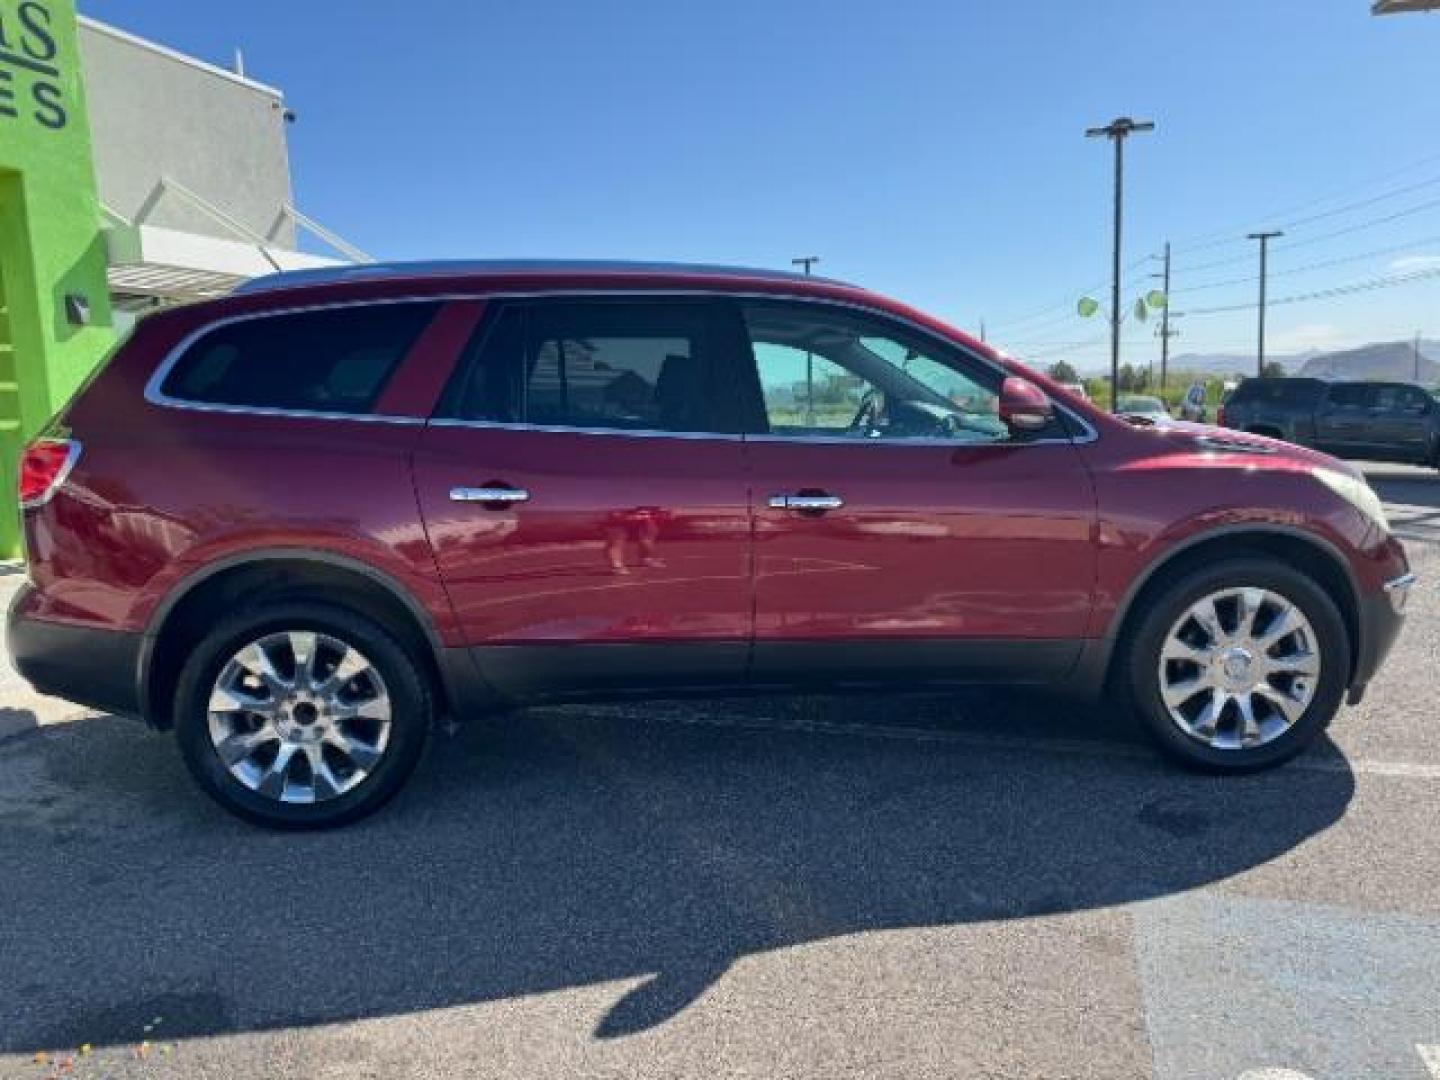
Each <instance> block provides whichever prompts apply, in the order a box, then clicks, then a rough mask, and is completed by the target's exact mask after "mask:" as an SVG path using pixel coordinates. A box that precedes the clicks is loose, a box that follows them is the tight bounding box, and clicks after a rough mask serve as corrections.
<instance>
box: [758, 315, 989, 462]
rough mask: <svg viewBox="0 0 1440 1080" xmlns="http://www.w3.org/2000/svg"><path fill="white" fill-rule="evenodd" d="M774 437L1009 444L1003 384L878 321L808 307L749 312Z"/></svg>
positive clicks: (984, 371) (941, 349)
mask: <svg viewBox="0 0 1440 1080" xmlns="http://www.w3.org/2000/svg"><path fill="white" fill-rule="evenodd" d="M744 315H745V324H746V328H747V330H748V333H749V335H750V342H751V352H752V355H753V356H754V359H755V366H756V370H757V372H758V375H759V380H760V388H761V391H762V395H763V398H764V405H765V420H766V425H767V430H768V431H769V432H770V433H771V434H774V435H794V436H797V437H804V436H814V435H824V436H832V437H833V436H840V437H853V438H857V439H916V438H943V439H953V440H955V441H957V442H1002V441H1005V440H1007V439H1009V438H1010V437H1011V435H1010V432H1009V430H1008V429H1007V428H1006V426H1005V425H1004V424H1003V423H1001V421H1000V419H999V416H998V409H997V406H998V400H999V396H998V391H999V381H1000V380H999V376H998V375H997V374H996V373H995V372H993V371H990V370H988V369H986V368H984V367H982V366H981V365H978V364H974V363H967V362H966V361H965V359H964V358H963V357H960V356H959V355H955V354H952V353H951V351H950V350H946V349H944V347H943V346H942V345H939V344H938V343H934V342H931V341H928V340H921V339H919V338H912V337H911V336H910V335H909V334H908V333H907V332H905V331H903V330H901V329H899V328H895V329H893V330H892V328H891V327H890V326H889V325H888V324H887V323H884V322H881V321H879V320H872V319H870V318H868V317H865V316H858V315H854V314H851V313H848V312H843V311H837V310H834V309H830V308H824V307H818V306H809V305H801V304H765V303H755V304H750V305H746V306H745V307H744Z"/></svg>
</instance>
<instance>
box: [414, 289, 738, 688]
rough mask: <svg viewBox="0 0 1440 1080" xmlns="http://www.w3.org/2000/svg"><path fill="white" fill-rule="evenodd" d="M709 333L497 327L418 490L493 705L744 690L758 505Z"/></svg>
mask: <svg viewBox="0 0 1440 1080" xmlns="http://www.w3.org/2000/svg"><path fill="white" fill-rule="evenodd" d="M717 322H718V320H717V318H716V315H715V311H714V310H712V308H711V307H710V306H708V305H706V304H703V303H691V302H674V301H669V300H661V299H643V300H640V299H620V300H595V301H543V300H539V301H528V302H500V303H498V304H496V305H492V308H491V310H490V311H488V312H487V315H486V318H485V319H484V320H483V323H482V326H481V328H480V331H479V334H478V335H477V338H476V340H475V342H473V343H472V345H471V347H470V348H469V349H468V350H467V351H466V355H465V356H464V357H463V358H462V361H461V364H460V366H459V368H458V370H457V373H456V376H455V379H454V380H453V381H452V385H451V386H450V387H449V389H448V390H447V392H446V394H445V398H444V400H443V402H442V405H441V407H440V409H439V412H438V415H437V417H436V419H434V420H432V422H431V424H430V425H429V428H428V429H427V431H426V434H425V437H424V440H423V443H422V445H421V447H420V449H419V451H418V453H417V455H416V459H415V479H416V485H417V491H418V496H419V500H420V508H421V511H422V514H423V517H424V520H425V526H426V529H427V531H428V534H429V537H430V541H431V544H432V546H433V548H434V551H435V556H436V559H437V560H438V563H439V569H440V573H441V575H442V577H443V579H444V582H445V586H446V588H447V590H448V591H449V594H450V598H451V601H452V603H453V604H454V607H455V610H456V612H457V615H458V618H459V621H460V623H461V626H462V629H463V633H464V635H465V638H466V641H467V643H468V644H469V645H470V646H471V648H472V649H473V650H474V652H475V655H476V657H477V659H478V661H479V664H480V668H481V671H482V673H483V674H484V675H485V677H486V678H487V679H488V680H489V681H490V682H491V683H492V684H494V685H495V686H496V687H497V688H498V689H500V690H502V691H505V692H509V693H515V694H527V693H530V692H532V691H536V690H541V689H543V690H546V691H556V692H565V691H594V690H597V689H600V690H603V689H604V688H605V687H606V686H609V685H614V686H617V687H625V688H627V689H640V688H651V687H654V688H661V687H665V686H673V685H677V684H680V685H687V686H691V685H701V686H704V685H711V684H715V685H723V684H726V683H728V682H732V681H734V680H737V679H739V678H741V677H742V676H743V673H744V668H745V661H746V657H747V651H748V643H749V636H750V626H751V611H750V536H749V533H750V526H749V507H748V493H747V485H746V481H745V478H744V460H743V444H742V442H741V440H740V438H739V436H738V435H737V434H735V433H734V425H733V424H731V423H729V422H728V421H727V419H726V418H725V417H724V416H723V415H722V413H723V411H724V404H723V403H724V401H725V400H726V395H725V393H724V392H723V388H721V387H720V386H719V383H720V382H721V376H720V373H719V370H718V367H717V365H718V363H719V358H720V357H721V356H725V357H728V358H730V360H731V361H732V362H733V357H734V355H735V347H734V345H733V343H724V342H721V341H720V340H719V334H720V332H721V331H720V329H719V327H718V326H717ZM727 428H729V431H728V432H727Z"/></svg>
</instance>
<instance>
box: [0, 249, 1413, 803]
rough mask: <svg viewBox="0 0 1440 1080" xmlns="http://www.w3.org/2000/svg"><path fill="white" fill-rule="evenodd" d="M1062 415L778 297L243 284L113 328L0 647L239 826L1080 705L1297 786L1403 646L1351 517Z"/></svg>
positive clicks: (899, 315)
mask: <svg viewBox="0 0 1440 1080" xmlns="http://www.w3.org/2000/svg"><path fill="white" fill-rule="evenodd" d="M1052 395H1053V396H1052ZM1058 395H1059V388H1058V386H1056V385H1055V384H1053V383H1050V382H1049V381H1048V380H1046V379H1044V378H1043V377H1041V376H1038V375H1035V374H1033V373H1031V372H1030V371H1028V370H1027V369H1025V368H1024V367H1022V366H1020V365H1018V364H1016V363H1013V362H1011V361H1009V360H1007V359H1005V358H1004V357H1003V356H1002V355H1000V354H999V353H997V352H995V351H994V350H992V349H990V348H989V347H988V346H986V345H985V344H983V343H982V342H979V341H976V340H974V339H972V338H970V337H967V336H965V335H964V334H961V333H959V332H958V331H955V330H952V329H950V328H948V327H947V326H946V325H945V324H943V323H941V322H939V321H937V320H934V319H931V318H929V317H927V316H925V315H922V314H920V313H919V312H916V311H914V310H913V309H911V308H908V307H906V306H904V305H902V304H899V303H896V302H895V301H892V300H888V299H885V298H884V297H881V296H877V295H875V294H874V293H871V292H867V291H866V290H863V289H860V288H857V287H854V286H850V285H845V284H842V283H839V282H833V281H827V280H824V279H821V278H818V277H805V276H801V275H795V274H782V273H772V272H766V271H759V270H727V269H721V268H706V267H678V266H673V265H664V266H662V265H639V264H594V263H589V264H585V263H580V264H486V263H479V264H459V265H455V264H442V265H432V266H408V267H407V266H383V265H381V266H369V267H363V268H347V269H343V270H336V271H323V272H322V271H312V272H300V273H297V274H294V275H279V276H278V277H275V278H273V279H269V280H262V281H260V282H257V283H252V284H251V285H250V286H248V287H246V288H245V289H242V290H241V291H239V292H238V293H236V294H235V295H232V296H229V297H226V298H223V299H219V300H213V301H208V302H205V303H197V304H193V305H190V306H187V307H182V308H176V309H173V310H168V311H162V312H160V313H158V314H155V315H152V316H151V317H149V318H148V319H146V320H145V321H144V322H143V323H141V324H140V326H139V328H138V329H137V330H136V331H135V333H134V335H133V336H132V337H131V338H130V339H129V340H128V341H127V342H126V343H125V344H124V345H123V346H122V347H121V348H120V349H119V350H118V352H117V353H116V354H115V355H114V357H113V358H112V359H111V360H110V361H109V363H108V364H106V365H105V366H104V367H103V368H102V369H101V370H100V371H99V373H98V374H97V375H96V376H95V377H94V378H93V379H92V380H90V381H89V382H88V383H87V384H86V385H85V387H84V388H83V389H82V390H81V391H80V392H79V394H78V395H77V396H76V397H75V399H74V400H73V401H71V402H70V404H69V405H68V406H67V407H66V408H65V409H64V410H62V411H61V413H60V414H59V416H58V417H57V418H56V419H55V421H54V422H53V423H52V424H51V425H50V426H49V427H48V428H47V429H46V430H45V431H44V432H42V433H41V434H40V436H39V437H38V438H37V439H35V440H34V441H33V442H31V443H30V444H29V446H28V447H27V448H26V449H25V451H24V454H23V460H22V465H21V469H20V493H19V494H20V502H21V505H22V507H23V508H24V515H23V516H24V530H25V537H26V546H27V550H28V551H29V555H30V559H29V567H28V572H29V581H28V583H27V584H26V585H24V586H22V587H21V589H20V590H19V592H18V594H17V596H16V599H15V601H14V603H13V605H12V607H11V609H10V617H9V634H8V637H7V642H8V647H9V649H10V653H11V656H12V657H13V659H14V663H15V666H16V668H17V669H18V670H19V671H20V672H21V674H23V675H24V676H25V678H27V679H28V680H30V682H31V683H33V684H34V685H35V687H36V688H37V689H39V690H41V691H44V692H46V693H50V694H56V695H59V696H61V697H65V698H69V699H71V700H73V701H77V702H81V703H83V704H86V705H92V706H95V707H98V708H101V709H105V710H108V711H111V712H117V713H122V714H134V715H138V716H142V717H144V718H145V719H147V720H148V721H149V722H150V723H151V724H152V725H154V726H155V727H157V728H161V729H173V730H174V731H175V734H176V736H177V737H178V741H179V746H180V750H181V753H182V755H183V756H184V759H185V761H186V763H187V765H188V766H189V769H190V771H191V772H192V774H193V775H194V777H195V778H196V780H197V781H198V783H199V784H200V785H201V786H202V787H203V788H204V789H205V790H206V791H208V792H209V793H210V794H211V795H212V796H213V797H215V798H216V799H217V800H218V801H219V802H220V803H222V804H223V805H224V806H226V807H227V808H229V809H230V810H232V811H234V812H235V813H237V814H240V815H242V816H244V817H246V818H248V819H250V820H252V821H256V822H260V823H264V824H267V825H275V826H289V827H317V826H325V825H336V824H340V823H342V822H345V821H350V820H353V819H355V818H357V817H360V816H362V815H364V814H366V813H369V812H370V811H372V810H374V809H376V808H377V807H378V806H380V805H381V804H382V803H383V802H384V801H385V800H386V799H388V798H389V797H390V796H391V795H393V794H394V793H395V792H396V790H397V789H398V788H399V787H400V786H401V784H402V783H403V782H404V781H405V780H406V778H407V777H408V776H409V775H410V773H411V772H412V771H413V769H414V767H415V765H416V762H417V760H418V759H419V756H420V753H421V749H422V747H423V746H424V745H425V743H426V740H427V738H429V736H430V733H431V729H432V725H433V724H434V723H435V721H436V720H437V718H438V717H442V716H448V717H453V718H457V719H459V718H463V717H465V716H466V715H469V714H474V713H477V712H481V711H485V710H492V709H497V708H503V707H507V706H511V705H516V704H525V703H530V702H541V701H558V700H593V699H598V698H613V697H616V696H625V697H639V698H644V697H664V696H674V695H676V694H683V693H698V694H704V695H713V694H716V693H721V692H725V691H775V690H793V689H797V688H800V689H806V688H808V689H812V690H814V689H822V690H827V691H845V690H850V689H866V688H871V689H873V688H876V687H884V688H887V689H890V690H895V691H909V690H916V689H920V688H924V687H937V686H940V687H943V686H950V685H955V684H965V683H977V682H980V683H998V684H1023V685H1027V686H1038V687H1050V688H1053V689H1056V690H1064V691H1068V692H1071V693H1075V694H1080V695H1084V696H1088V697H1096V696H1099V695H1100V694H1101V693H1103V692H1106V688H1107V687H1108V688H1110V689H1111V690H1113V691H1114V692H1115V694H1116V697H1115V699H1114V700H1116V701H1123V702H1127V703H1130V704H1131V705H1132V706H1133V708H1134V710H1135V714H1136V716H1137V717H1138V718H1139V720H1140V722H1141V723H1142V724H1143V725H1144V726H1145V727H1146V728H1147V729H1148V730H1149V731H1150V733H1151V734H1152V735H1153V736H1154V738H1155V740H1156V741H1157V742H1158V743H1159V745H1160V746H1161V747H1162V748H1163V749H1164V750H1165V751H1166V752H1168V753H1169V754H1171V755H1172V756H1174V757H1175V758H1177V759H1179V760H1180V761H1181V762H1184V763H1186V764H1189V765H1191V766H1195V767H1200V768H1206V769H1211V770H1219V771H1247V770H1253V769H1259V768H1264V767H1267V766H1271V765H1275V764H1277V763H1278V762H1280V761H1283V760H1285V759H1287V758H1289V757H1291V756H1293V755H1295V754H1297V753H1299V752H1300V751H1301V750H1302V749H1304V748H1305V747H1306V746H1308V745H1310V744H1311V743H1312V742H1314V740H1315V739H1316V738H1317V737H1318V736H1319V735H1320V733H1321V732H1322V731H1323V730H1324V729H1325V727H1326V725H1327V724H1329V722H1330V720H1331V718H1332V717H1333V716H1334V715H1335V714H1336V712H1337V711H1338V709H1339V708H1340V706H1341V703H1342V702H1343V701H1344V700H1346V698H1347V696H1348V698H1349V700H1351V701H1355V700H1358V698H1359V696H1360V694H1361V693H1362V692H1363V691H1364V689H1365V687H1366V685H1367V684H1368V683H1369V682H1370V680H1371V679H1372V678H1373V677H1374V675H1375V673H1376V671H1377V670H1378V669H1379V667H1380V665H1381V663H1382V662H1383V660H1384V659H1385V656H1386V654H1387V653H1388V652H1389V650H1390V647H1391V645H1392V643H1393V642H1394V640H1395V637H1396V634H1397V633H1398V632H1399V629H1400V625H1401V621H1402V613H1403V609H1404V605H1405V598H1406V595H1407V591H1408V589H1409V588H1410V584H1411V582H1412V580H1413V576H1412V575H1411V573H1410V569H1409V566H1408V564H1407V562H1406V557H1405V552H1404V550H1403V549H1402V547H1401V545H1400V543H1399V541H1398V540H1396V539H1395V538H1394V537H1393V536H1392V535H1391V533H1390V530H1389V527H1388V525H1387V524H1386V521H1385V513H1384V510H1383V508H1382V506H1381V504H1380V500H1379V499H1378V498H1377V497H1376V495H1375V493H1374V492H1373V491H1371V490H1370V488H1369V487H1368V486H1367V485H1366V483H1365V480H1364V477H1363V476H1362V475H1361V474H1360V473H1359V472H1358V471H1357V470H1356V469H1354V468H1352V467H1350V466H1348V465H1345V464H1344V463H1342V462H1338V461H1336V460H1334V459H1333V458H1329V457H1325V456H1324V455H1321V454H1317V453H1315V452H1314V451H1311V450H1305V449H1301V448H1299V447H1287V446H1284V445H1282V444H1279V443H1275V442H1272V441H1270V440H1264V439H1256V438H1254V437H1253V436H1246V435H1229V434H1227V433H1221V432H1216V431H1204V432H1197V431H1187V430H1183V429H1181V428H1179V427H1170V428H1163V429H1162V428H1158V427H1143V428H1142V427H1136V426H1133V425H1131V424H1128V423H1125V422H1123V421H1122V420H1119V419H1117V418H1115V417H1112V416H1109V415H1107V414H1106V413H1104V412H1103V411H1101V410H1099V409H1096V408H1095V407H1094V406H1091V405H1088V404H1086V403H1084V402H1078V401H1076V400H1075V399H1074V398H1071V397H1069V396H1068V395H1067V396H1065V398H1064V399H1063V400H1057V397H1058ZM1240 478H1243V483H1242V482H1240ZM957 782H963V778H960V779H957Z"/></svg>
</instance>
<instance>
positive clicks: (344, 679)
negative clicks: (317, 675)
mask: <svg viewBox="0 0 1440 1080" xmlns="http://www.w3.org/2000/svg"><path fill="white" fill-rule="evenodd" d="M369 670H370V661H369V660H366V659H365V657H364V656H362V655H361V654H360V652H359V651H358V650H356V649H346V650H345V653H344V655H343V656H341V657H340V662H339V663H338V664H336V665H335V670H334V671H332V672H331V673H330V674H329V676H328V677H327V678H326V679H325V681H324V682H322V683H319V684H318V685H316V687H315V692H316V693H317V694H320V695H322V696H329V695H333V694H336V693H338V692H339V691H340V688H341V687H343V686H345V685H346V684H347V683H348V682H349V681H350V680H351V679H353V678H355V676H357V675H360V674H362V673H363V672H366V671H369Z"/></svg>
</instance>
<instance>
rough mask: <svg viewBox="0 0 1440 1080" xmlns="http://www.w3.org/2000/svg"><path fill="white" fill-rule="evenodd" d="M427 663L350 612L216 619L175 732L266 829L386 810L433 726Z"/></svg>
mask: <svg viewBox="0 0 1440 1080" xmlns="http://www.w3.org/2000/svg"><path fill="white" fill-rule="evenodd" d="M430 716H431V703H430V693H429V688H428V687H427V685H426V680H425V678H424V677H423V675H422V674H421V668H420V666H419V665H418V664H417V663H416V661H415V659H414V658H413V657H412V656H410V655H409V654H408V653H407V652H406V650H405V649H404V648H403V647H402V646H401V645H400V644H399V643H397V642H396V641H395V640H394V639H393V638H391V637H390V635H389V634H387V633H386V632H385V631H384V630H383V629H382V628H381V627H379V626H377V625H376V624H375V623H373V622H371V621H370V620H369V619H367V618H364V617H363V616H360V615H358V614H356V613H354V612H352V611H349V610H347V609H345V608H340V607H334V606H331V605H328V604H318V603H304V602H300V603H285V604H283V605H279V606H276V607H274V608H271V609H265V610H257V611H250V612H243V613H241V614H238V615H235V616H232V617H231V618H229V619H227V620H224V621H222V622H221V623H219V624H218V625H217V626H216V627H215V628H214V629H213V630H212V631H211V632H210V633H209V634H207V635H206V636H205V637H204V639H203V640H201V641H200V643H199V644H198V645H197V646H196V648H195V651H194V653H193V654H192V655H191V657H190V660H189V662H188V663H186V665H185V667H184V669H183V670H182V671H181V674H180V679H179V685H178V688H177V692H176V697H175V728H176V733H177V735H178V737H179V741H180V747H181V751H182V753H183V755H184V757H185V761H186V764H187V765H188V766H189V767H190V771H191V772H192V773H193V774H194V776H195V778H196V779H197V780H198V781H199V782H200V785H201V786H202V787H203V788H205V790H206V791H207V792H209V793H210V794H211V795H212V796H214V798H215V799H216V800H217V801H219V802H220V803H221V805H223V806H224V807H225V808H226V809H228V810H230V811H232V812H234V813H236V814H239V815H240V816H241V817H244V818H246V819H248V820H250V821H253V822H256V823H258V824H261V825H267V826H272V827H278V828H325V827H330V826H336V825H342V824H345V823H347V822H350V821H354V820H356V819H357V818H361V817H364V816H365V815H366V814H369V813H371V812H373V811H374V810H376V809H378V808H379V807H380V806H381V805H382V804H383V803H384V802H385V801H386V800H388V799H389V798H390V797H391V796H392V795H394V794H395V792H396V791H398V790H399V788H400V786H401V785H402V784H403V783H404V782H405V780H406V779H407V778H408V777H409V775H410V774H411V772H413V771H414V768H415V765H416V763H417V762H418V761H419V758H420V754H421V751H422V750H423V748H424V745H425V740H426V737H427V734H428V731H429V728H430Z"/></svg>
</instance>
